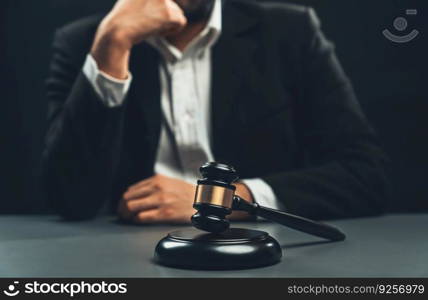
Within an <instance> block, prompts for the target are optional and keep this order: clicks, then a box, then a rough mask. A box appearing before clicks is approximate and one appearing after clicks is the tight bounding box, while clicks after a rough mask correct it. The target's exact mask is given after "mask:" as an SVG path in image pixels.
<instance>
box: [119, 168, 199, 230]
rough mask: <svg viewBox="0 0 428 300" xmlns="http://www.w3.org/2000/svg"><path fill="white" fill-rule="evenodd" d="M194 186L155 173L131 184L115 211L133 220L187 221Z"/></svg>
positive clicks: (190, 211)
mask: <svg viewBox="0 0 428 300" xmlns="http://www.w3.org/2000/svg"><path fill="white" fill-rule="evenodd" d="M195 190H196V186H195V185H192V184H189V183H187V182H184V181H182V180H178V179H174V178H170V177H167V176H163V175H155V176H153V177H151V178H149V179H146V180H143V181H141V182H139V183H137V184H135V185H132V186H131V187H129V188H128V190H127V191H126V192H125V193H124V194H123V197H122V200H121V202H120V203H119V207H118V213H119V216H120V217H121V218H122V219H125V220H129V221H133V222H135V223H189V222H190V217H191V216H192V215H193V214H194V213H195V212H196V211H195V210H194V209H193V199H194V198H195Z"/></svg>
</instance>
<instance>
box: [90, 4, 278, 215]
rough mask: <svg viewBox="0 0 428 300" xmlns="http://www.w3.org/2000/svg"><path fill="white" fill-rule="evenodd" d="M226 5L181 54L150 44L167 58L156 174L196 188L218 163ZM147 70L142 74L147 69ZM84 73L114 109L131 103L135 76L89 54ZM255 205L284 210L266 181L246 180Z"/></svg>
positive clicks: (159, 40)
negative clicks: (217, 47) (216, 90)
mask: <svg viewBox="0 0 428 300" xmlns="http://www.w3.org/2000/svg"><path fill="white" fill-rule="evenodd" d="M221 27H222V12H221V0H216V1H215V4H214V8H213V11H212V14H211V16H210V18H209V21H208V23H207V26H206V27H205V29H204V30H203V31H202V32H201V33H200V34H199V35H198V36H197V37H196V38H194V39H193V40H192V42H191V43H190V44H189V45H188V46H187V47H186V49H184V51H180V50H178V49H177V48H176V47H174V46H173V45H171V44H170V43H168V42H167V41H166V40H165V39H164V38H162V37H155V38H150V39H148V40H147V42H148V43H150V44H151V45H152V46H153V47H155V48H156V49H157V50H158V51H159V52H160V53H161V55H162V57H163V61H162V63H161V64H160V66H159V69H160V70H159V71H160V72H159V74H160V83H161V99H160V101H161V106H162V114H163V122H162V127H161V134H160V141H159V148H158V150H157V157H156V162H155V173H157V174H162V175H165V176H170V177H174V178H178V179H182V180H184V181H187V182H189V183H192V184H195V183H196V180H197V179H198V178H200V174H199V167H200V166H201V165H203V164H204V163H205V162H208V161H215V157H214V156H213V153H212V151H211V139H210V137H211V131H210V130H211V128H210V124H211V120H210V117H211V114H210V102H211V48H212V46H213V45H214V44H215V43H216V41H217V39H218V38H219V36H220V34H221V29H222V28H221ZM142 71H143V70H142ZM83 72H84V74H85V75H86V77H87V78H88V80H89V81H90V83H91V84H92V86H93V87H94V89H95V91H96V92H97V94H98V95H99V96H100V99H101V100H102V101H103V102H104V103H105V105H107V106H109V107H115V106H119V105H121V104H122V103H123V101H124V100H125V98H126V94H127V92H128V90H129V86H130V85H131V82H132V75H131V74H129V77H128V79H126V80H118V79H115V78H113V77H111V76H109V75H108V74H105V73H103V72H102V71H100V70H99V69H98V66H97V63H96V61H95V60H94V59H93V57H92V56H91V55H90V54H89V55H88V56H87V59H86V62H85V64H84V67H83ZM243 182H244V183H245V184H246V185H247V187H248V188H249V189H250V191H251V193H252V195H253V197H254V199H255V201H256V202H257V203H259V204H260V205H263V206H267V207H271V208H276V209H280V208H281V207H280V204H279V203H278V201H277V199H276V197H275V194H274V193H273V191H272V188H271V187H270V186H269V185H268V184H267V183H266V182H265V181H263V180H262V179H260V178H253V179H245V180H243Z"/></svg>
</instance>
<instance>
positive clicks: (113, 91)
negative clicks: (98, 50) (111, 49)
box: [83, 54, 132, 107]
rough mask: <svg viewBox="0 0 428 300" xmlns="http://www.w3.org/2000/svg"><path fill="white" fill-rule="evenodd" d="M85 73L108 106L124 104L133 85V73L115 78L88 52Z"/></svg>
mask: <svg viewBox="0 0 428 300" xmlns="http://www.w3.org/2000/svg"><path fill="white" fill-rule="evenodd" d="M83 74H84V75H85V76H86V78H87V79H88V80H89V82H90V83H91V85H92V87H93V88H94V90H95V92H96V93H97V94H98V96H99V97H100V99H101V101H103V102H104V104H105V105H107V106H108V107H117V106H120V105H122V103H123V101H124V100H125V97H126V94H127V93H128V90H129V87H130V85H131V81H132V74H131V73H129V74H128V78H127V79H124V80H121V79H117V78H114V77H112V76H110V75H108V74H106V73H104V72H103V71H101V70H100V69H99V68H98V65H97V62H96V61H95V59H94V58H93V57H92V55H91V54H88V55H87V56H86V61H85V64H84V65H83Z"/></svg>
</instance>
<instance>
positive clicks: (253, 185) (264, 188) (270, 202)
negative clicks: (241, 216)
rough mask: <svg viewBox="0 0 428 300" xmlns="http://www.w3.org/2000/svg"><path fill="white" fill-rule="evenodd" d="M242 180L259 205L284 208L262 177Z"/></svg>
mask: <svg viewBox="0 0 428 300" xmlns="http://www.w3.org/2000/svg"><path fill="white" fill-rule="evenodd" d="M242 182H243V183H244V184H245V185H246V186H247V187H248V188H249V189H250V191H251V194H252V195H253V198H254V201H255V202H256V203H258V204H259V205H261V206H265V207H268V208H272V209H278V210H285V207H284V205H283V204H282V203H280V202H279V201H278V199H277V198H276V196H275V193H274V192H273V190H272V188H271V187H270V185H268V184H267V183H266V182H265V181H264V180H263V179H260V178H253V179H244V180H242Z"/></svg>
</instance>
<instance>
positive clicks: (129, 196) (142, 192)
mask: <svg viewBox="0 0 428 300" xmlns="http://www.w3.org/2000/svg"><path fill="white" fill-rule="evenodd" d="M156 191H157V188H156V186H154V185H151V184H147V185H142V186H140V187H139V188H134V189H132V190H128V191H126V192H125V194H123V199H124V200H125V201H131V200H135V199H140V198H145V197H148V196H150V195H152V194H154V193H155V192H156Z"/></svg>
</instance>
